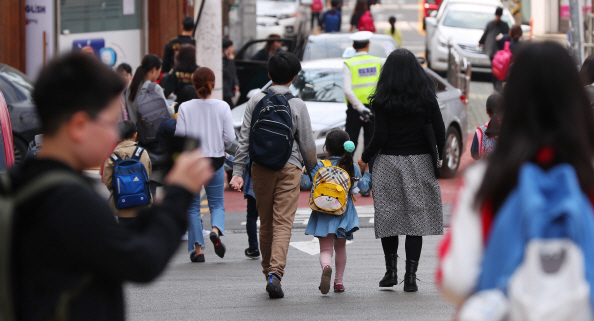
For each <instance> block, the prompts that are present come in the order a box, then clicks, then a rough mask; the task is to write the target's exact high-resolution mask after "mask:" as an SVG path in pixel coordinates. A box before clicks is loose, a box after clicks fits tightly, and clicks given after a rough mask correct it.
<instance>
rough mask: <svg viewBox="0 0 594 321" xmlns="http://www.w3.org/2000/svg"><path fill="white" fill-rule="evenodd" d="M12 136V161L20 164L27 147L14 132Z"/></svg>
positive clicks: (25, 154)
mask: <svg viewBox="0 0 594 321" xmlns="http://www.w3.org/2000/svg"><path fill="white" fill-rule="evenodd" d="M12 137H13V138H14V163H15V164H21V163H22V162H23V161H24V160H25V157H26V156H27V151H28V149H29V147H28V146H27V144H26V143H25V142H24V141H23V140H22V139H20V138H18V137H16V136H14V134H13V135H12Z"/></svg>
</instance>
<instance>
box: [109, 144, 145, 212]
mask: <svg viewBox="0 0 594 321" xmlns="http://www.w3.org/2000/svg"><path fill="white" fill-rule="evenodd" d="M143 152H144V148H142V147H140V146H137V147H136V149H135V150H134V153H133V154H132V157H131V158H129V159H122V158H121V157H120V156H119V155H118V154H116V153H113V154H111V156H110V157H111V160H112V161H113V163H114V166H113V175H112V176H113V181H112V195H113V204H114V205H115V207H116V208H117V209H119V210H121V209H124V208H130V207H136V206H142V205H148V204H150V202H151V191H150V183H149V178H148V174H147V173H146V168H144V165H143V164H142V163H141V162H140V156H141V155H142V153H143Z"/></svg>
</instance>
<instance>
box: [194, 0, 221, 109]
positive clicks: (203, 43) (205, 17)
mask: <svg viewBox="0 0 594 321" xmlns="http://www.w3.org/2000/svg"><path fill="white" fill-rule="evenodd" d="M202 1H204V7H203V9H202V10H203V12H202V15H200V13H199V12H198V11H199V10H200V7H199V6H194V16H195V17H198V16H199V15H200V20H199V21H198V24H197V28H196V33H195V34H194V37H195V38H196V63H197V64H198V66H201V67H208V68H210V69H212V71H213V72H214V74H215V81H216V82H215V88H214V90H213V91H212V98H215V99H223V56H222V53H223V44H222V41H223V33H222V28H221V25H222V23H223V13H222V8H221V2H220V1H217V0H202Z"/></svg>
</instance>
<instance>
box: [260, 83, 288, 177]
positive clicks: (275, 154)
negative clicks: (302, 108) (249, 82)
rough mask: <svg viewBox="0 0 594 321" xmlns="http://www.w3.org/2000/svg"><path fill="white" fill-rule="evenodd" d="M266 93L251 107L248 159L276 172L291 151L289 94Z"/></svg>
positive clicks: (285, 162)
mask: <svg viewBox="0 0 594 321" xmlns="http://www.w3.org/2000/svg"><path fill="white" fill-rule="evenodd" d="M263 93H265V94H266V96H264V97H263V98H262V99H261V100H260V101H259V102H258V104H257V105H256V107H255V108H254V112H253V113H252V123H251V127H250V128H251V129H250V159H251V161H252V162H254V163H256V164H258V165H259V166H262V167H265V168H268V169H271V170H273V171H279V170H281V169H282V168H283V167H285V165H286V164H287V161H288V160H289V158H290V157H291V154H292V152H293V141H294V138H293V118H292V114H291V107H290V106H289V100H291V99H292V98H295V96H293V95H292V94H285V95H282V94H275V93H273V92H271V91H263Z"/></svg>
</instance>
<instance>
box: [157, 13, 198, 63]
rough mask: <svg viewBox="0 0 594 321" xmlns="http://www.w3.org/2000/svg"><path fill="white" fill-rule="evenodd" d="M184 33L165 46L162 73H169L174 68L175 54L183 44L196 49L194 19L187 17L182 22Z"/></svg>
mask: <svg viewBox="0 0 594 321" xmlns="http://www.w3.org/2000/svg"><path fill="white" fill-rule="evenodd" d="M182 27H183V30H182V33H181V35H179V36H177V37H175V38H173V39H171V40H169V42H168V43H167V44H166V45H165V53H164V54H163V66H162V67H161V72H162V73H163V74H166V73H168V72H169V71H170V70H171V68H173V67H174V66H173V62H174V57H175V53H176V52H178V51H179V49H181V47H182V45H183V44H186V43H189V44H191V45H192V46H194V47H196V40H195V39H194V37H193V35H194V19H193V18H192V17H185V18H184V20H182Z"/></svg>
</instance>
